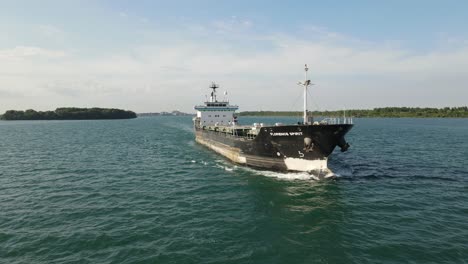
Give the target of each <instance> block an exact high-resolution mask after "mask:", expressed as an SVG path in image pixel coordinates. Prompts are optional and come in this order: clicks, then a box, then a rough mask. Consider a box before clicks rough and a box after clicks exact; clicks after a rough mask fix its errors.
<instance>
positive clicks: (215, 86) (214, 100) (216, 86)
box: [210, 82, 219, 103]
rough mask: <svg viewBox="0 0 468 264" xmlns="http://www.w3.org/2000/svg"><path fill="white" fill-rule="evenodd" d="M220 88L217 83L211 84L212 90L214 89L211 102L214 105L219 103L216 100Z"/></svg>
mask: <svg viewBox="0 0 468 264" xmlns="http://www.w3.org/2000/svg"><path fill="white" fill-rule="evenodd" d="M218 88H219V85H217V84H216V83H215V82H212V83H211V85H210V89H212V90H213V91H212V92H211V96H210V102H212V103H214V102H217V101H218V100H217V99H216V89H218Z"/></svg>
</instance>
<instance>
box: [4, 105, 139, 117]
mask: <svg viewBox="0 0 468 264" xmlns="http://www.w3.org/2000/svg"><path fill="white" fill-rule="evenodd" d="M136 117H137V116H136V114H135V113H134V112H132V111H126V110H121V109H115V108H76V107H62V108H57V109H55V111H35V110H32V109H28V110H26V111H17V110H8V111H6V112H5V113H4V114H3V115H2V116H1V119H2V120H87V119H128V118H136Z"/></svg>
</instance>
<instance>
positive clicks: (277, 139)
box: [195, 124, 353, 171]
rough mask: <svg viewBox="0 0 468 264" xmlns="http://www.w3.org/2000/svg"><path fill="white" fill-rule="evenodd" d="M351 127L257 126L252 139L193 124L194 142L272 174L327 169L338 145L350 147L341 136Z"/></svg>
mask: <svg viewBox="0 0 468 264" xmlns="http://www.w3.org/2000/svg"><path fill="white" fill-rule="evenodd" d="M352 126H353V125H351V124H336V125H334V124H318V125H317V124H316V125H290V126H287V125H282V126H264V127H258V130H257V134H256V135H255V136H254V137H248V136H239V135H236V133H235V132H232V130H231V132H224V131H223V129H214V130H211V129H207V128H204V127H203V128H202V127H199V126H197V125H196V124H195V133H196V141H197V142H198V143H200V144H202V145H205V146H207V147H208V148H210V149H212V150H214V151H216V152H218V153H219V154H221V155H223V156H225V157H226V158H228V159H229V160H231V161H233V162H235V163H238V164H242V165H246V166H249V167H254V168H261V169H267V170H275V171H324V170H328V167H327V158H328V156H329V155H330V154H331V153H332V152H333V150H334V149H335V148H336V147H337V146H338V147H340V148H341V150H342V151H346V150H347V149H348V147H349V145H348V143H346V141H345V139H344V136H345V134H346V133H347V132H348V131H349V130H350V129H351V128H352Z"/></svg>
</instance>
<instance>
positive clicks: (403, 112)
mask: <svg viewBox="0 0 468 264" xmlns="http://www.w3.org/2000/svg"><path fill="white" fill-rule="evenodd" d="M344 113H345V114H346V116H350V117H397V118H405V117H419V118H468V107H467V106H462V107H444V108H429V107H383V108H374V109H352V110H346V111H345V112H344V111H343V110H340V111H311V112H309V114H310V115H312V116H327V117H342V116H343V114H344ZM302 114H303V113H302V112H298V111H297V112H295V111H244V112H240V115H241V116H302Z"/></svg>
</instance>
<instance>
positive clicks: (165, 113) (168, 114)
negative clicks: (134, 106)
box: [137, 110, 193, 117]
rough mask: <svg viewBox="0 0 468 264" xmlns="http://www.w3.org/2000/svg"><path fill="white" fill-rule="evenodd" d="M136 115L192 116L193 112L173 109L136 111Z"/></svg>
mask: <svg viewBox="0 0 468 264" xmlns="http://www.w3.org/2000/svg"><path fill="white" fill-rule="evenodd" d="M137 115H138V116H142V117H143V116H193V114H188V113H184V112H180V111H178V110H174V111H172V112H159V113H158V112H154V113H138V114H137Z"/></svg>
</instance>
